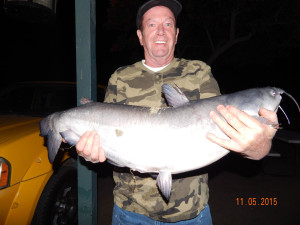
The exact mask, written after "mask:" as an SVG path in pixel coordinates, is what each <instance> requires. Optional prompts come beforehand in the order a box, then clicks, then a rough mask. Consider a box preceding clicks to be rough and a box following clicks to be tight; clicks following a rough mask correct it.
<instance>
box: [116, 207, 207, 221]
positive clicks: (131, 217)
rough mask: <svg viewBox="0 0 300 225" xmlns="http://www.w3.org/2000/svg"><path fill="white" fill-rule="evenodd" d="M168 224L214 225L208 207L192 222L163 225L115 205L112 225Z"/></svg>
mask: <svg viewBox="0 0 300 225" xmlns="http://www.w3.org/2000/svg"><path fill="white" fill-rule="evenodd" d="M167 224H170V225H171V224H174V225H175V224H176V225H177V224H178V225H212V219H211V215H210V210H209V206H208V205H207V206H206V207H205V208H204V209H203V210H202V211H201V213H200V214H199V215H198V216H197V217H195V218H193V219H191V220H184V221H179V222H176V223H163V222H160V221H156V220H153V219H150V218H149V217H147V216H145V215H142V214H137V213H134V212H130V211H126V210H124V209H121V208H119V207H118V206H116V205H114V209H113V215H112V225H167Z"/></svg>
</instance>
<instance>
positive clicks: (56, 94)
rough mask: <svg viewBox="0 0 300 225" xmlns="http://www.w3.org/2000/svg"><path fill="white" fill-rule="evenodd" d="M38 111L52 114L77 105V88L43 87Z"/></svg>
mask: <svg viewBox="0 0 300 225" xmlns="http://www.w3.org/2000/svg"><path fill="white" fill-rule="evenodd" d="M40 91H41V94H40V100H39V103H38V104H37V111H39V112H40V113H41V114H50V113H53V112H57V111H62V110H65V109H69V108H72V107H75V106H76V88H75V86H74V87H65V86H62V87H43V88H41V90H40Z"/></svg>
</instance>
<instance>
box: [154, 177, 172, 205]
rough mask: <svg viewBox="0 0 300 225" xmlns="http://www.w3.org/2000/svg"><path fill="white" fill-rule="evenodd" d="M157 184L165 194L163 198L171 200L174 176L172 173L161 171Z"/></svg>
mask: <svg viewBox="0 0 300 225" xmlns="http://www.w3.org/2000/svg"><path fill="white" fill-rule="evenodd" d="M156 183H157V186H158V188H159V190H160V191H161V193H162V194H163V196H164V197H165V198H166V199H167V200H169V198H170V194H171V189H172V174H171V172H170V171H160V172H159V174H158V176H157V178H156Z"/></svg>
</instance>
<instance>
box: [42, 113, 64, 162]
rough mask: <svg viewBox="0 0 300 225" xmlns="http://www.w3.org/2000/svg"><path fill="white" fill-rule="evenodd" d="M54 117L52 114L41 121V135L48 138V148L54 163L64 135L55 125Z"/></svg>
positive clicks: (50, 159)
mask: <svg viewBox="0 0 300 225" xmlns="http://www.w3.org/2000/svg"><path fill="white" fill-rule="evenodd" d="M53 117H54V115H53V114H52V115H50V116H48V117H46V118H44V119H43V120H41V122H40V136H42V137H46V138H47V149H48V157H49V161H50V163H53V161H54V159H55V156H56V154H57V152H58V149H59V147H60V145H61V141H62V137H61V135H60V134H59V133H58V132H56V131H55V129H54V127H53Z"/></svg>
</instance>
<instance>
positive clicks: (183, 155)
mask: <svg viewBox="0 0 300 225" xmlns="http://www.w3.org/2000/svg"><path fill="white" fill-rule="evenodd" d="M206 133H207V131H201V129H199V128H197V127H196V126H193V127H190V126H189V127H186V128H180V129H171V128H168V127H163V126H161V127H152V126H147V127H140V126H137V127H131V128H120V127H101V128H99V135H100V137H101V146H102V147H103V149H104V150H105V154H106V156H107V158H108V159H111V160H112V161H114V162H115V163H117V164H120V165H121V166H127V167H130V168H132V169H134V170H138V171H140V172H159V171H162V170H168V171H170V172H171V173H173V174H175V173H181V172H186V171H189V170H193V169H198V168H201V167H204V166H206V165H209V164H211V163H213V162H215V161H216V160H218V159H220V158H221V157H223V156H224V155H226V154H227V153H228V150H225V149H223V148H221V147H219V146H218V145H216V144H214V143H212V142H210V141H209V140H208V139H207V138H206Z"/></svg>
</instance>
